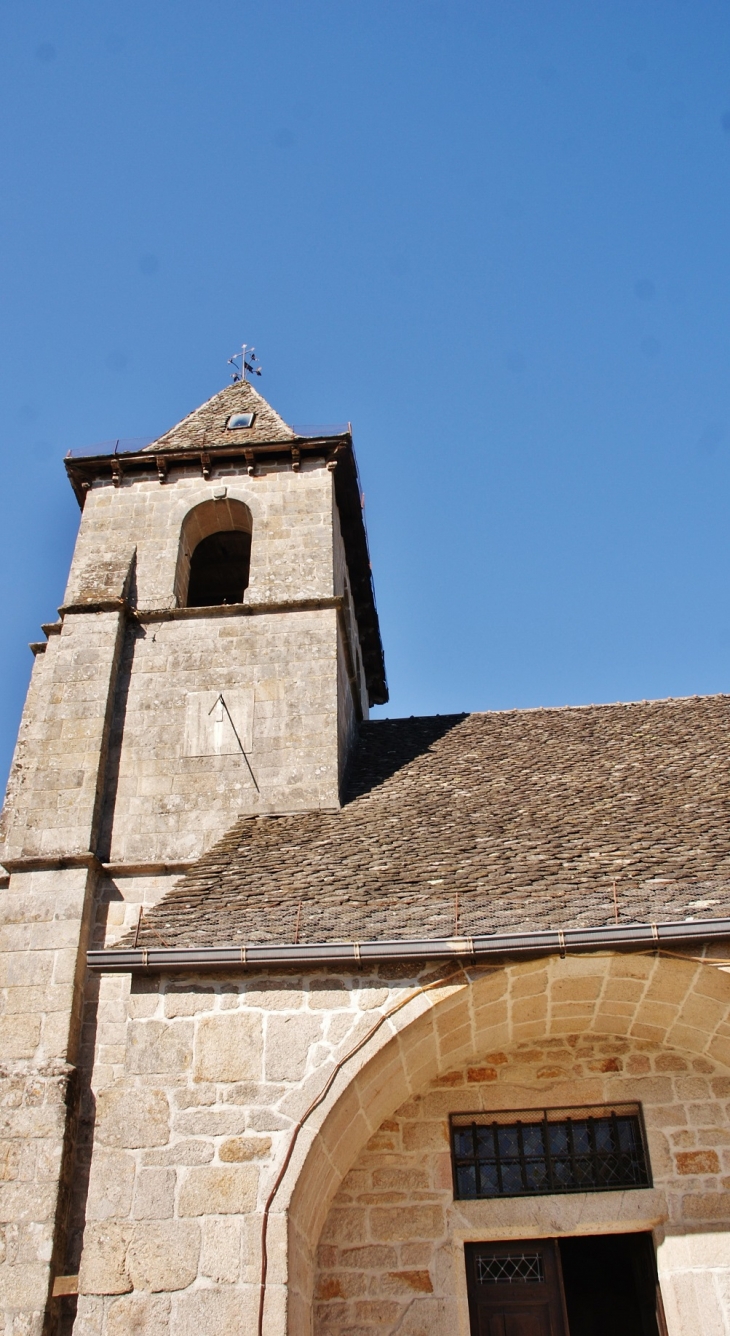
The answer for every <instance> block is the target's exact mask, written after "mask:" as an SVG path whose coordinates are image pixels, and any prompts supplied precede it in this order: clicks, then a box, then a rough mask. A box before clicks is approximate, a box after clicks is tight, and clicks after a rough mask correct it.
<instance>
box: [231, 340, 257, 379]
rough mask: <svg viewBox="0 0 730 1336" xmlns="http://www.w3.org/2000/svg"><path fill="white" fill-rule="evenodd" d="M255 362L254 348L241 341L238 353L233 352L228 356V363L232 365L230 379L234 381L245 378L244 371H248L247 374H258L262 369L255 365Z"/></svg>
mask: <svg viewBox="0 0 730 1336" xmlns="http://www.w3.org/2000/svg"><path fill="white" fill-rule="evenodd" d="M239 359H240V362H241V365H240V366H239V365H238V362H239ZM257 362H258V358H257V356H256V349H255V348H254V347H252V345H251V344H250V343H242V344H241V351H240V353H234V354H233V357H229V358H228V365H229V366H232V367H233V371H232V372H231V380H232V381H234V383H235V382H236V381H239V380H245V379H246V372H248V374H249V376H260V375H261V370H262V369H261V367H260V366H256V365H255V364H256V363H257Z"/></svg>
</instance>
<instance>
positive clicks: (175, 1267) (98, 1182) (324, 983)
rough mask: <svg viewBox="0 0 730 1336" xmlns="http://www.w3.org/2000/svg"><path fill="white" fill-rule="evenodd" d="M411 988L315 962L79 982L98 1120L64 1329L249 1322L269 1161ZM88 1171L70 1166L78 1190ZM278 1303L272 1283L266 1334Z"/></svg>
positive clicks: (209, 1327) (108, 1331) (159, 1333)
mask: <svg viewBox="0 0 730 1336" xmlns="http://www.w3.org/2000/svg"><path fill="white" fill-rule="evenodd" d="M410 982H411V981H409V980H408V979H407V978H405V977H403V978H399V979H391V980H389V981H385V980H383V979H381V978H380V977H378V976H377V975H375V974H374V975H367V974H365V973H363V974H360V975H355V976H348V977H341V976H333V975H331V974H328V973H325V972H322V973H319V974H317V973H315V974H310V975H308V976H300V975H296V974H283V975H281V976H280V977H268V978H267V977H266V976H247V977H243V978H242V977H240V976H239V977H232V978H227V977H221V978H216V979H215V980H214V981H211V980H210V979H208V980H206V979H204V978H198V979H196V978H193V977H191V978H185V979H176V978H167V979H165V978H162V979H154V978H153V979H147V980H145V979H136V980H135V981H134V982H133V983H132V985H131V989H130V979H129V976H106V977H103V978H102V979H101V980H100V981H99V982H98V985H97V988H96V989H93V988H91V989H90V990H89V992H88V994H87V997H88V1001H87V1012H86V1019H85V1025H84V1031H83V1045H82V1062H83V1064H84V1066H85V1067H86V1068H91V1067H92V1065H93V1078H92V1083H91V1089H92V1099H93V1101H94V1102H95V1113H94V1114H93V1115H92V1116H93V1117H94V1121H95V1126H94V1131H93V1152H92V1146H91V1144H89V1146H88V1148H87V1150H88V1154H89V1155H92V1154H93V1158H92V1159H91V1172H90V1180H89V1191H88V1199H86V1200H85V1199H84V1194H83V1191H82V1192H81V1194H80V1196H79V1198H78V1199H77V1200H76V1202H75V1203H74V1218H73V1228H74V1229H75V1230H81V1229H83V1226H84V1222H85V1232H84V1235H83V1253H82V1255H81V1270H80V1291H81V1297H80V1299H79V1314H78V1317H77V1321H76V1327H75V1333H76V1336H92V1333H94V1336H97V1334H98V1333H104V1336H114V1334H115V1333H121V1332H127V1331H129V1330H130V1329H131V1328H133V1329H135V1330H137V1329H139V1330H141V1331H142V1332H145V1333H147V1332H149V1333H150V1336H152V1332H153V1331H154V1334H155V1336H164V1334H165V1333H167V1332H168V1331H169V1332H170V1333H173V1336H201V1333H203V1332H205V1333H208V1332H211V1333H212V1332H214V1331H221V1330H238V1329H240V1330H245V1331H251V1330H253V1329H254V1315H255V1311H256V1305H257V1302H258V1279H259V1258H260V1253H259V1238H260V1230H261V1209H262V1205H263V1201H264V1199H265V1196H266V1193H267V1191H268V1188H269V1186H270V1184H271V1177H272V1171H273V1167H274V1166H275V1164H276V1163H277V1162H278V1161H279V1160H280V1158H281V1155H282V1153H283V1149H284V1148H285V1146H286V1144H287V1139H288V1137H289V1136H290V1135H291V1131H292V1128H293V1125H294V1122H295V1121H296V1118H297V1117H298V1116H299V1114H300V1113H301V1112H302V1110H303V1108H305V1107H306V1105H307V1104H308V1103H309V1101H310V1099H311V1097H312V1092H313V1090H314V1089H316V1088H317V1087H318V1085H319V1084H320V1083H321V1080H322V1076H321V1073H322V1071H326V1070H327V1069H328V1067H329V1065H330V1064H331V1062H332V1058H333V1057H334V1056H339V1055H340V1054H342V1053H343V1052H345V1051H346V1050H347V1049H348V1048H349V1047H350V1045H351V1044H352V1042H353V1039H354V1037H355V1036H357V1035H359V1034H361V1033H362V1032H363V1029H367V1028H369V1027H370V1025H371V1024H372V1022H373V1020H374V1018H375V1016H376V1015H377V1013H378V1012H379V1011H380V1010H381V1009H382V1008H384V1007H386V1006H387V1005H389V1003H390V1002H391V1001H393V1000H395V999H396V998H397V997H398V996H400V994H401V992H402V989H403V987H404V986H405V987H408V986H409V983H410ZM413 982H415V979H414V980H413ZM88 1169H89V1165H88V1163H86V1164H84V1163H83V1162H81V1163H79V1165H78V1166H77V1181H78V1183H79V1184H80V1185H82V1187H83V1184H84V1182H85V1178H86V1175H87V1173H88ZM272 1246H273V1245H272ZM279 1303H280V1296H279V1295H277V1293H276V1287H274V1291H273V1292H272V1294H271V1296H270V1299H269V1307H268V1311H269V1313H270V1315H273V1316H271V1320H272V1321H273V1322H274V1323H275V1326H274V1327H273V1328H270V1329H272V1330H273V1329H275V1330H277V1331H281V1332H283V1331H284V1330H285V1325H286V1324H285V1318H284V1317H283V1315H282V1314H281V1313H280V1312H279V1308H278V1304H279Z"/></svg>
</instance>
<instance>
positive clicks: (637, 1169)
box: [450, 1104, 651, 1200]
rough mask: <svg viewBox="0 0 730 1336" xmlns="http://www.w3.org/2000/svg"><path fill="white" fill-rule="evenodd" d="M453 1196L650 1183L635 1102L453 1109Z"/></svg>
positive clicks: (607, 1189)
mask: <svg viewBox="0 0 730 1336" xmlns="http://www.w3.org/2000/svg"><path fill="white" fill-rule="evenodd" d="M450 1123H451V1157H452V1165H453V1174H454V1196H455V1197H456V1198H457V1199H462V1200H463V1199H468V1198H475V1197H533V1196H537V1195H542V1194H547V1193H558V1192H610V1191H612V1190H615V1189H617V1188H648V1187H651V1172H650V1168H649V1157H648V1154H647V1149H646V1135H645V1131H644V1120H643V1117H642V1113H641V1105H640V1104H611V1105H609V1106H605V1105H599V1106H590V1107H586V1106H583V1107H580V1108H574V1109H508V1110H505V1111H504V1112H500V1113H492V1114H484V1113H459V1114H452V1115H451V1118H450Z"/></svg>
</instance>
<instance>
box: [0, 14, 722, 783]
mask: <svg viewBox="0 0 730 1336" xmlns="http://www.w3.org/2000/svg"><path fill="white" fill-rule="evenodd" d="M0 99H1V101H2V106H1V107H0V155H1V163H2V166H1V173H0V271H1V279H0V283H1V289H0V290H1V292H2V328H1V330H0V338H1V340H2V345H1V348H0V468H1V470H2V487H1V488H0V506H1V507H2V523H1V524H0V566H1V569H2V579H1V580H0V598H1V600H2V606H1V608H0V613H1V615H2V627H3V635H2V643H1V645H0V655H1V658H0V671H1V673H2V695H1V697H0V699H1V701H2V706H1V709H0V753H1V754H0V769H2V770H3V771H5V770H6V769H7V766H8V764H9V760H10V754H11V750H12V746H13V743H14V738H15V733H16V729H17V724H18V719H19V716H20V711H21V708H22V701H23V697H24V694H25V690H26V686H27V680H28V675H29V671H30V666H31V656H30V652H29V650H28V649H27V642H28V641H29V640H34V639H37V638H39V636H40V632H39V626H40V623H41V622H42V621H47V620H52V619H53V618H54V616H55V609H56V607H57V605H58V604H59V603H60V601H61V597H62V593H63V587H64V582H65V575H66V570H67V567H68V563H69V560H70V555H71V550H72V546H73V541H74V535H75V530H76V525H77V522H78V510H77V507H76V502H75V500H74V498H73V496H72V493H71V491H70V488H69V486H68V484H67V482H66V479H65V474H64V470H63V465H62V458H63V455H64V454H65V452H66V450H67V449H69V448H73V449H81V448H83V447H86V446H90V445H91V444H93V443H94V442H97V441H100V440H104V439H108V438H111V437H117V436H146V435H147V436H151V435H154V434H157V433H159V432H161V431H162V430H164V429H165V428H167V427H168V426H170V425H171V424H172V423H173V422H175V421H176V420H178V419H179V418H180V417H181V416H183V415H184V414H185V413H186V412H187V411H188V410H189V409H191V408H192V407H194V406H195V405H196V404H198V403H200V402H202V401H203V400H204V399H206V398H208V397H209V395H210V394H212V393H213V392H215V391H216V390H217V389H219V388H221V387H222V386H223V385H224V384H225V383H226V381H227V367H226V359H227V357H228V356H229V355H230V354H231V353H232V352H233V351H234V349H235V348H236V346H237V345H238V344H240V343H241V342H242V340H244V339H246V340H247V341H249V342H254V343H255V344H256V345H257V349H258V351H259V354H260V356H261V360H262V363H263V364H264V368H265V376H264V379H263V381H262V390H263V392H264V393H265V394H266V396H267V398H269V399H270V400H271V402H272V403H273V404H274V405H275V406H276V407H277V408H278V409H279V410H280V411H281V412H282V413H283V415H284V416H285V417H288V418H289V420H292V419H293V420H295V421H299V422H337V421H341V420H345V421H346V420H348V419H349V420H351V421H352V422H353V425H354V432H355V442H356V447H357V451H358V457H359V461H360V468H361V472H362V475H363V479H364V485H365V491H366V499H367V519H368V528H369V534H370V540H371V546H372V553H373V566H374V570H375V579H376V590H377V595H378V603H379V609H380V615H381V622H382V629H383V636H384V642H385V651H386V662H387V665H388V672H389V679H390V684H391V703H390V705H389V706H388V707H386V708H385V710H380V711H378V712H377V713H379V714H383V713H389V714H418V713H435V712H440V713H443V712H447V711H452V710H473V709H480V710H481V709H492V708H498V709H502V708H507V707H512V706H533V705H546V704H565V703H582V702H587V701H604V700H615V699H635V698H642V697H654V696H666V695H686V694H690V693H694V692H713V691H725V690H728V689H729V688H730V672H729V668H730V601H729V595H730V590H729V589H728V576H729V573H730V572H729V567H728V489H729V484H730V377H729V375H728V370H729V367H730V274H729V270H728V239H729V237H730V9H729V8H728V4H727V2H726V0H725V2H724V3H715V2H714V0H695V3H690V2H689V0H662V3H661V4H659V3H651V2H650V0H642V3H640V4H638V5H637V4H636V3H628V2H626V3H608V2H607V3H595V4H586V3H585V0H582V2H581V3H577V2H576V3H563V2H561V0H550V3H529V2H528V0H516V2H515V0H510V3H506V2H501V3H487V2H486V0H368V2H367V3H365V2H364V0H306V3H305V2H304V0H296V2H294V0H269V3H266V4H258V5H253V4H250V3H249V2H248V0H243V2H242V3H239V4H230V3H222V0H200V2H199V3H192V2H191V0H175V2H174V3H172V0H152V3H150V0H145V2H144V3H142V2H141V0H126V3H125V4H123V5H120V4H118V3H117V4H114V5H112V4H109V3H104V0H101V2H100V0H94V3H91V2H90V0H89V2H88V3H81V2H79V0H67V2H66V3H65V4H64V5H60V4H58V3H57V0H56V3H53V4H51V3H44V2H43V0H27V3H25V4H20V3H9V4H6V5H4V6H3V7H2V9H1V10H0Z"/></svg>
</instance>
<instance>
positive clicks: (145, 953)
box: [86, 918, 730, 974]
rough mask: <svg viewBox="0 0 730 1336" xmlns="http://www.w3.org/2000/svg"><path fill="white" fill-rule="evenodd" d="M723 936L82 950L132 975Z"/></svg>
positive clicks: (99, 964) (672, 927)
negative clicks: (162, 971) (151, 972)
mask: <svg viewBox="0 0 730 1336" xmlns="http://www.w3.org/2000/svg"><path fill="white" fill-rule="evenodd" d="M725 937H730V918H718V919H704V920H696V919H695V920H692V919H690V920H685V921H684V922H675V923H634V924H627V925H626V926H625V927H609V928H565V929H555V930H550V931H541V932H513V933H490V934H489V935H484V936H476V937H441V938H433V937H430V938H429V937H423V938H418V937H414V938H408V939H405V940H403V941H386V942H381V941H368V942H320V943H316V944H313V945H300V944H291V945H286V944H284V945H279V944H273V945H272V944H269V943H252V944H249V945H245V946H196V947H157V946H155V947H136V948H131V949H126V948H122V949H120V950H114V949H108V950H103V951H89V952H87V957H86V959H87V964H88V966H89V969H92V970H102V971H103V972H104V973H105V974H106V973H117V974H118V973H123V974H137V973H139V972H140V971H143V972H150V971H153V972H155V973H157V972H159V971H161V970H164V971H173V972H175V971H178V970H200V969H205V970H210V969H213V970H215V969H230V968H231V967H232V966H238V967H241V966H243V967H244V968H253V969H261V968H265V967H273V968H276V969H280V968H281V967H282V966H285V965H298V966H302V965H311V966H315V967H320V966H322V965H343V964H348V963H349V964H352V965H356V966H357V965H360V964H377V963H387V962H396V961H397V962H402V961H406V960H445V959H449V958H451V959H453V958H454V957H455V956H456V957H458V958H460V959H471V960H479V959H484V958H485V957H486V958H488V957H490V956H530V955H554V954H555V953H558V954H559V955H561V956H562V955H565V954H566V953H567V952H568V951H621V950H627V949H631V948H634V947H647V946H649V947H651V946H655V947H658V946H659V945H660V944H661V945H664V946H680V945H683V944H688V943H693V942H694V943H696V942H709V941H712V940H714V939H721V938H725Z"/></svg>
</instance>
